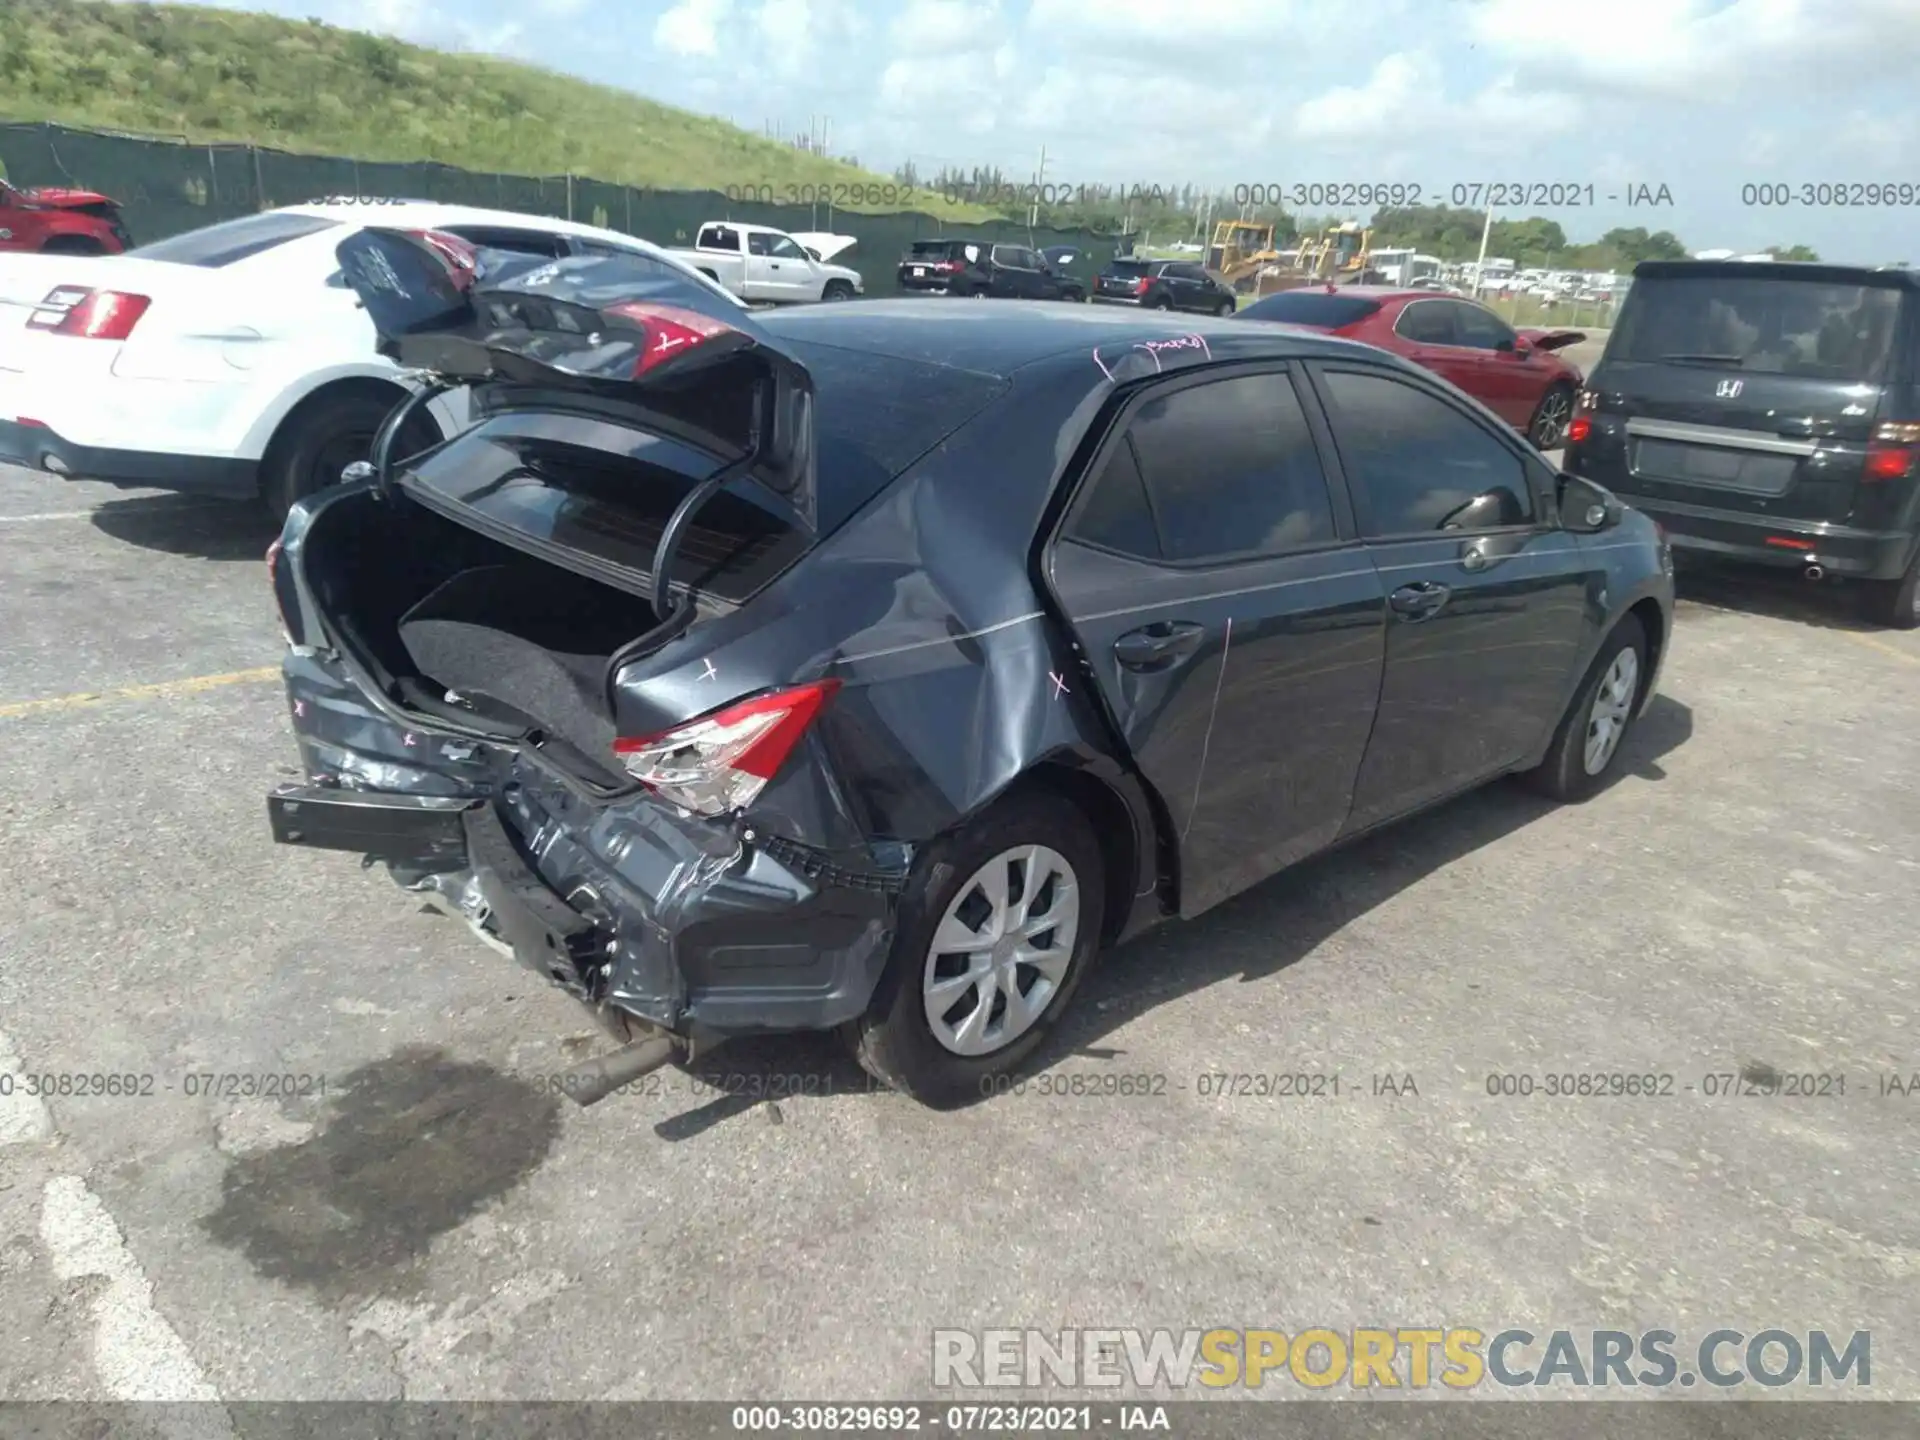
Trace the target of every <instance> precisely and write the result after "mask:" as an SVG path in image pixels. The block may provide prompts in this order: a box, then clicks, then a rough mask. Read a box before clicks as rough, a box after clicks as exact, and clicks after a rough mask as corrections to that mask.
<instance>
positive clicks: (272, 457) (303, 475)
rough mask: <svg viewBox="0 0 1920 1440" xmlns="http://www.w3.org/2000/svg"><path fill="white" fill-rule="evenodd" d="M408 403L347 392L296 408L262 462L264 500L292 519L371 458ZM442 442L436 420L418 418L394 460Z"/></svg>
mask: <svg viewBox="0 0 1920 1440" xmlns="http://www.w3.org/2000/svg"><path fill="white" fill-rule="evenodd" d="M402 398H404V397H402V396H401V395H400V392H399V391H397V390H395V391H392V392H390V393H389V394H386V395H382V394H378V393H376V392H374V391H370V390H343V391H338V392H335V393H334V394H331V395H324V394H323V395H320V396H318V397H317V398H315V399H311V400H308V401H306V402H304V403H303V404H301V405H299V406H298V407H296V408H295V410H294V412H293V413H292V414H291V415H289V416H288V417H287V418H286V419H285V420H284V421H282V422H281V424H280V429H279V430H278V431H277V432H276V433H275V434H274V437H273V441H272V443H271V444H270V445H268V446H267V454H266V458H265V459H264V460H262V461H261V462H260V498H261V499H262V500H264V501H265V502H266V505H267V508H268V509H269V510H270V511H271V512H272V513H273V516H274V518H275V519H276V520H284V519H286V517H287V512H288V511H289V510H291V509H292V508H293V506H294V503H295V502H296V501H299V500H304V499H305V498H306V497H307V496H309V495H311V494H313V493H314V492H315V491H318V490H324V489H325V488H326V487H327V486H329V485H333V484H336V483H337V482H338V481H339V479H340V472H341V471H342V470H344V469H346V467H347V466H349V465H351V464H352V463H353V462H354V461H355V460H365V459H367V458H368V455H369V452H370V451H371V450H372V448H373V437H374V436H375V434H377V433H378V432H379V429H380V426H381V424H382V423H383V422H384V421H385V420H386V418H387V416H388V415H390V414H391V413H392V412H393V408H394V406H396V405H398V404H399V403H400V401H401V399H402ZM440 439H441V436H440V427H439V426H438V425H437V424H435V423H434V421H433V419H432V418H431V417H430V416H427V415H424V414H418V413H416V414H415V415H414V416H413V417H412V419H410V420H409V421H408V422H407V429H406V431H405V433H403V434H401V435H400V436H399V437H397V439H396V440H395V442H394V447H393V454H394V458H395V459H396V460H398V459H401V458H403V457H405V456H408V455H417V454H419V452H420V451H422V450H426V449H429V448H431V447H432V446H435V445H438V444H439V443H440Z"/></svg>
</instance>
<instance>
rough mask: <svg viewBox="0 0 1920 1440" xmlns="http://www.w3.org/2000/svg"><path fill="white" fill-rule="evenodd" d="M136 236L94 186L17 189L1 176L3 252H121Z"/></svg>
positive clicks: (0, 250) (0, 240)
mask: <svg viewBox="0 0 1920 1440" xmlns="http://www.w3.org/2000/svg"><path fill="white" fill-rule="evenodd" d="M132 246H133V237H132V236H131V235H129V234H128V233H127V227H126V225H125V224H124V223H123V222H122V221H121V219H120V206H119V204H118V203H117V202H115V201H112V200H109V199H108V198H107V197H106V196H104V195H101V194H99V193H98V192H96V191H93V190H58V189H40V190H16V189H14V188H13V186H11V185H9V184H7V182H6V181H4V180H0V254H10V253H11V254H18V253H21V252H26V253H29V254H32V253H42V254H48V255H118V254H119V253H120V252H121V251H122V250H127V249H131V248H132Z"/></svg>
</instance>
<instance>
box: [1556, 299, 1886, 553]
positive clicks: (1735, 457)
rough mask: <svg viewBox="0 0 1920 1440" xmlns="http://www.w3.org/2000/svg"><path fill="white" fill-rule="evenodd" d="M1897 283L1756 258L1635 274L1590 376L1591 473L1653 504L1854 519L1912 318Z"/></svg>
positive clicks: (1584, 463)
mask: <svg viewBox="0 0 1920 1440" xmlns="http://www.w3.org/2000/svg"><path fill="white" fill-rule="evenodd" d="M1795 268H1796V269H1797V267H1795ZM1903 293H1904V292H1903V291H1902V290H1900V289H1899V288H1896V286H1895V285H1894V284H1891V283H1887V284H1872V283H1863V282H1862V279H1861V278H1858V277H1851V276H1847V275H1846V274H1845V273H1844V272H1842V273H1840V274H1838V275H1836V274H1835V273H1834V272H1833V271H1831V270H1828V271H1825V272H1821V271H1815V272H1813V274H1812V275H1809V276H1806V277H1804V278H1803V277H1802V276H1801V275H1799V274H1796V273H1795V271H1794V270H1788V269H1786V268H1785V267H1776V266H1761V265H1749V266H1746V267H1742V271H1741V272H1728V271H1720V270H1717V269H1704V270H1703V271H1702V272H1701V273H1698V274H1693V275H1649V276H1644V277H1642V278H1639V279H1637V280H1636V281H1635V283H1634V285H1633V288H1632V290H1631V291H1630V292H1629V299H1628V301H1627V303H1626V305H1625V307H1624V313H1623V314H1622V315H1621V317H1620V324H1619V326H1618V327H1617V328H1616V329H1615V330H1614V332H1613V334H1612V336H1611V337H1610V338H1609V340H1608V344H1607V350H1606V354H1605V355H1604V356H1603V357H1602V358H1601V361H1600V364H1599V365H1598V366H1597V367H1595V372H1594V375H1593V376H1592V378H1591V379H1590V381H1589V385H1590V387H1591V388H1592V389H1594V390H1595V391H1597V392H1598V393H1599V395H1600V397H1601V400H1600V405H1601V409H1600V412H1599V413H1598V414H1596V415H1595V416H1594V438H1593V439H1592V440H1591V441H1589V443H1587V444H1586V445H1585V446H1583V447H1582V454H1581V468H1582V471H1583V473H1587V474H1590V475H1592V476H1593V478H1594V479H1596V480H1598V481H1600V482H1601V483H1602V484H1604V485H1608V486H1610V487H1612V488H1613V489H1615V490H1616V491H1618V492H1619V493H1621V494H1622V495H1624V496H1628V497H1637V498H1644V499H1645V500H1646V501H1648V502H1649V503H1650V504H1652V505H1653V506H1654V507H1655V508H1658V506H1659V505H1660V503H1661V502H1669V503H1672V502H1677V503H1679V504H1693V505H1699V506H1703V507H1708V508H1711V509H1715V510H1723V511H1725V510H1731V511H1741V512H1746V513H1749V514H1753V515H1756V516H1769V517H1773V516H1778V517H1784V518H1787V519H1798V520H1814V521H1821V520H1825V521H1845V520H1846V519H1847V518H1848V517H1849V515H1850V513H1851V512H1852V510H1853V508H1854V505H1855V501H1856V498H1857V496H1856V491H1857V487H1858V486H1859V483H1860V480H1861V476H1862V465H1863V462H1864V459H1865V454H1866V447H1867V443H1868V441H1869V440H1870V439H1871V437H1872V434H1873V429H1874V425H1875V417H1876V416H1877V415H1878V414H1879V412H1880V410H1881V406H1882V402H1883V399H1884V398H1885V393H1886V387H1887V385H1888V383H1889V381H1890V380H1892V379H1893V378H1895V365H1894V360H1895V357H1896V355H1897V352H1898V347H1899V345H1900V343H1901V332H1902V325H1903V323H1906V324H1910V323H1911V321H1908V320H1907V319H1906V317H1904V316H1903V313H1902V308H1903V307H1902V296H1903Z"/></svg>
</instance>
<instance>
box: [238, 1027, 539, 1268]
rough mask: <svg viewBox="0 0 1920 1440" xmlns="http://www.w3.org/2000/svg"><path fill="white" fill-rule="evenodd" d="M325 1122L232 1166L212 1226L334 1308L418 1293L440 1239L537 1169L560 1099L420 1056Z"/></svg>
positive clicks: (347, 1091) (357, 1079) (353, 1085)
mask: <svg viewBox="0 0 1920 1440" xmlns="http://www.w3.org/2000/svg"><path fill="white" fill-rule="evenodd" d="M341 1089H342V1092H343V1093H342V1096H341V1098H340V1100H339V1101H338V1102H337V1103H336V1104H335V1107H334V1110H333V1114H332V1116H331V1118H330V1119H329V1120H328V1122H327V1123H326V1125H325V1126H324V1127H323V1128H322V1129H321V1130H320V1131H319V1133H318V1134H316V1135H315V1136H314V1137H313V1138H312V1139H311V1140H308V1141H306V1142H305V1143H303V1144H299V1145H290V1146H286V1147H283V1148H279V1149H270V1150H263V1151H259V1152H257V1153H253V1154H247V1155H243V1156H241V1157H240V1158H238V1159H236V1160H235V1161H234V1162H233V1163H232V1164H231V1165H229V1166H228V1168H227V1172H226V1175H225V1176H224V1178H223V1182H222V1188H223V1192H224V1198H223V1201H222V1204H221V1206H220V1208H219V1209H218V1210H216V1211H214V1212H213V1213H212V1214H211V1215H208V1216H207V1217H206V1218H205V1219H204V1220H203V1221H202V1222H201V1223H202V1225H203V1226H204V1227H205V1229H206V1231H207V1233H208V1234H209V1235H210V1236H211V1237H212V1238H213V1240H214V1241H215V1242H216V1243H218V1244H220V1245H224V1246H226V1247H228V1248H229V1249H233V1250H236V1251H239V1252H240V1253H242V1254H243V1255H245V1256H246V1258H247V1260H248V1262H249V1263H250V1264H251V1265H252V1266H253V1267H254V1269H255V1270H257V1271H258V1272H259V1273H260V1274H261V1275H263V1276H265V1277H267V1278H268V1279H271V1280H278V1281H283V1282H286V1283H288V1284H292V1285H299V1286H304V1287H307V1288H309V1289H313V1290H316V1291H319V1292H320V1293H322V1294H323V1295H326V1296H328V1297H329V1298H332V1299H339V1298H344V1297H346V1296H350V1295H369V1294H375V1293H380V1292H385V1291H391V1290H395V1289H399V1288H403V1287H405V1286H406V1285H407V1284H408V1283H409V1281H411V1280H412V1279H413V1278H414V1272H415V1270H416V1267H417V1266H418V1265H419V1263H420V1262H421V1261H422V1260H424V1259H425V1258H426V1255H427V1251H428V1248H429V1246H430V1245H431V1244H432V1242H433V1239H434V1237H435V1236H437V1235H442V1234H445V1233H446V1232H448V1231H450V1230H453V1229H455V1228H456V1227H458V1226H459V1225H461V1224H462V1223H464V1222H465V1221H466V1220H467V1219H469V1218H470V1217H471V1216H473V1215H474V1214H476V1213H477V1212H478V1211H479V1210H480V1209H481V1208H482V1207H483V1206H484V1205H486V1204H487V1202H488V1201H490V1200H493V1199H494V1198H496V1197H498V1196H500V1195H504V1194H505V1193H506V1192H508V1191H509V1190H511V1189H513V1187H514V1186H515V1185H517V1184H519V1183H520V1181H522V1180H524V1179H525V1178H526V1177H527V1176H528V1175H530V1174H532V1173H533V1171H534V1170H536V1169H537V1168H538V1167H539V1166H540V1164H541V1162H542V1161H543V1160H545V1158H546V1156H547V1153H548V1151H549V1150H551V1149H552V1147H553V1143H554V1140H555V1139H556V1138H557V1137H558V1135H559V1133H560V1110H559V1101H558V1100H557V1099H556V1098H555V1097H554V1096H553V1095H551V1094H549V1093H545V1092H543V1091H541V1090H538V1089H536V1088H535V1087H533V1086H531V1085H528V1084H527V1083H526V1082H524V1081H522V1080H518V1079H515V1078H514V1077H513V1076H511V1075H506V1074H503V1073H502V1072H500V1071H498V1070H495V1069H493V1068H492V1067H491V1066H488V1065H479V1064H472V1063H468V1062H465V1061H459V1060H455V1059H453V1058H452V1057H450V1056H449V1055H447V1054H446V1052H444V1051H442V1050H437V1049H432V1048H427V1047H408V1048H406V1049H403V1050H399V1051H396V1052H395V1053H394V1054H392V1055H390V1056H388V1057H387V1058H386V1059H384V1060H379V1061H375V1062H374V1063H373V1064H370V1065H367V1066H364V1067H362V1068H361V1069H359V1070H356V1071H354V1072H353V1073H352V1074H351V1075H348V1076H347V1077H346V1078H345V1079H344V1080H343V1081H342V1082H341Z"/></svg>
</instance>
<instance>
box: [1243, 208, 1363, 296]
mask: <svg viewBox="0 0 1920 1440" xmlns="http://www.w3.org/2000/svg"><path fill="white" fill-rule="evenodd" d="M1275 258H1276V259H1277V260H1279V261H1280V263H1278V264H1274V265H1272V266H1269V267H1267V268H1265V269H1262V268H1261V267H1258V266H1256V267H1254V269H1253V272H1252V273H1253V274H1254V277H1255V279H1254V289H1255V291H1256V293H1258V294H1261V295H1272V294H1275V293H1276V292H1278V291H1281V290H1297V289H1299V288H1300V287H1301V286H1302V285H1353V284H1357V283H1359V282H1360V281H1362V280H1364V279H1365V278H1366V274H1367V266H1368V262H1369V261H1370V260H1371V259H1372V258H1373V231H1372V230H1370V229H1367V228H1366V227H1364V226H1363V225H1361V224H1360V222H1359V221H1358V220H1349V221H1347V222H1346V223H1345V224H1344V225H1333V226H1329V227H1328V228H1327V229H1326V230H1325V231H1324V232H1323V233H1321V234H1320V235H1319V236H1317V237H1315V238H1314V239H1311V240H1307V241H1304V242H1302V244H1301V246H1300V248H1299V249H1298V250H1297V251H1289V252H1288V253H1287V254H1285V255H1284V256H1277V257H1275Z"/></svg>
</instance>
